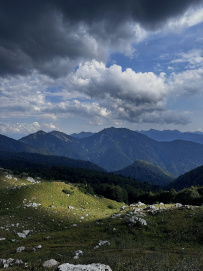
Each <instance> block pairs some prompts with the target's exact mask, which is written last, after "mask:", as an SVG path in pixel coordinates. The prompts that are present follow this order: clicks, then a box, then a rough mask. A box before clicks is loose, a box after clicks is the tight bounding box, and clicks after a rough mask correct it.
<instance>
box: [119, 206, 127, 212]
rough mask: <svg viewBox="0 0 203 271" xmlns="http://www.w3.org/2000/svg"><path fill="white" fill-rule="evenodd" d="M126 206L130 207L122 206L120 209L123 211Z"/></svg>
mask: <svg viewBox="0 0 203 271" xmlns="http://www.w3.org/2000/svg"><path fill="white" fill-rule="evenodd" d="M126 207H128V206H122V207H121V209H120V210H121V211H123V210H125V208H126Z"/></svg>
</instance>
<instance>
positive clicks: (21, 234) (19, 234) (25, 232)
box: [17, 230, 30, 238]
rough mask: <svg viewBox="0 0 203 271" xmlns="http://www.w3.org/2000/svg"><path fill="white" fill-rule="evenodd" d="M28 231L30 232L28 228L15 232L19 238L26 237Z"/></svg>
mask: <svg viewBox="0 0 203 271" xmlns="http://www.w3.org/2000/svg"><path fill="white" fill-rule="evenodd" d="M29 233H30V230H23V231H22V232H17V235H18V236H19V237H20V238H26V237H27V235H28V234H29Z"/></svg>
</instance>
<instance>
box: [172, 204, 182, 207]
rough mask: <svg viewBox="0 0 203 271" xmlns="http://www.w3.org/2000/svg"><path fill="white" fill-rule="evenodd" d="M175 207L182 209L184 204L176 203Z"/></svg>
mask: <svg viewBox="0 0 203 271" xmlns="http://www.w3.org/2000/svg"><path fill="white" fill-rule="evenodd" d="M174 207H175V208H180V207H182V204H181V203H176V204H175V205H174Z"/></svg>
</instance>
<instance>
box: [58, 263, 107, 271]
mask: <svg viewBox="0 0 203 271" xmlns="http://www.w3.org/2000/svg"><path fill="white" fill-rule="evenodd" d="M58 269H59V271H112V270H111V268H110V266H109V265H104V264H100V263H92V264H88V265H82V264H78V265H74V264H69V263H64V264H61V265H59V267H58Z"/></svg>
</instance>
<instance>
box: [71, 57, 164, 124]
mask: <svg viewBox="0 0 203 271" xmlns="http://www.w3.org/2000/svg"><path fill="white" fill-rule="evenodd" d="M68 89H72V90H74V91H78V92H79V91H80V92H81V93H84V94H86V95H87V96H88V97H90V98H92V99H97V100H99V101H100V103H101V104H102V105H104V106H105V107H106V108H109V110H110V111H112V112H115V113H114V114H116V115H117V117H118V118H127V119H133V120H135V119H136V117H137V116H138V115H140V114H142V113H143V112H147V111H148V112H151V111H153V110H155V109H156V110H158V109H160V110H162V109H163V107H164V104H165V98H166V88H165V74H164V73H161V74H160V75H158V76H157V75H155V74H154V73H152V72H148V73H135V72H134V71H133V70H132V69H126V70H125V71H122V68H121V66H118V65H112V66H110V67H109V68H107V67H106V66H105V64H104V63H102V62H97V61H92V62H87V63H85V64H84V65H80V66H79V68H78V70H77V71H76V72H75V73H72V74H71V75H69V80H68Z"/></svg>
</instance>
